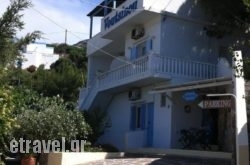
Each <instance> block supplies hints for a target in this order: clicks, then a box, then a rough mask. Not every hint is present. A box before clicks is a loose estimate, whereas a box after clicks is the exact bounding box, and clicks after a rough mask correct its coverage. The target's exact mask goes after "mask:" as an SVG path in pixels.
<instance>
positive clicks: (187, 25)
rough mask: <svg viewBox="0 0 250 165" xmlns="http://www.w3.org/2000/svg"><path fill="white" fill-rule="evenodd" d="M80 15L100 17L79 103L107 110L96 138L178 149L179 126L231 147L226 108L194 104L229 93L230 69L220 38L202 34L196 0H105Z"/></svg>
mask: <svg viewBox="0 0 250 165" xmlns="http://www.w3.org/2000/svg"><path fill="white" fill-rule="evenodd" d="M88 16H89V17H90V18H91V21H90V27H91V28H92V26H94V25H93V19H94V18H95V17H102V20H101V31H100V33H98V34H97V35H95V36H94V37H92V36H91V39H90V40H89V41H88V45H87V56H88V82H87V87H86V88H83V89H82V90H81V92H80V99H79V109H80V110H92V109H95V108H99V109H100V111H106V112H107V115H108V119H109V121H108V123H109V124H108V127H107V128H106V130H105V133H104V135H103V136H102V137H101V138H100V139H99V142H100V143H109V144H112V145H114V146H116V147H117V148H118V149H120V150H127V149H133V148H143V147H152V148H165V149H168V148H182V147H183V146H182V144H181V142H180V141H179V140H180V139H181V137H182V136H184V135H183V134H182V131H181V130H183V129H187V130H189V129H191V128H195V129H200V128H204V129H205V128H207V129H210V133H211V132H212V134H210V136H211V137H210V139H209V140H210V144H211V145H213V146H214V148H217V149H218V150H222V151H232V145H233V143H232V142H233V137H234V135H233V131H232V128H233V124H232V123H233V120H232V111H233V110H231V108H229V107H226V108H211V107H210V108H208V109H205V108H201V106H199V103H200V102H201V101H203V100H206V99H209V98H207V97H206V94H208V93H226V92H232V76H231V75H232V73H231V58H230V57H229V56H227V55H228V52H227V51H225V49H224V48H225V46H227V44H224V41H223V40H219V39H216V38H213V37H209V36H208V35H207V33H206V27H207V26H209V25H211V23H210V22H208V21H207V20H206V16H205V15H204V12H203V11H202V10H201V8H200V6H199V4H197V2H196V1H193V0H175V1H172V0H116V1H115V0H114V1H113V0H105V1H103V2H102V3H101V4H100V5H98V6H96V7H95V8H94V9H93V10H92V11H91V12H90V13H89V14H88ZM90 34H91V35H92V32H90ZM225 43H226V42H225ZM228 57H229V58H228ZM210 99H212V98H210ZM215 99H216V98H215ZM217 99H218V98H217Z"/></svg>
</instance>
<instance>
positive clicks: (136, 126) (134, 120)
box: [130, 104, 146, 130]
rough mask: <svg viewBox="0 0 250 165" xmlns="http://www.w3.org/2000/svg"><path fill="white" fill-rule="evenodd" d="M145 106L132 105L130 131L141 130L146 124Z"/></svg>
mask: <svg viewBox="0 0 250 165" xmlns="http://www.w3.org/2000/svg"><path fill="white" fill-rule="evenodd" d="M145 120H146V104H139V105H134V106H132V107H131V119H130V129H131V130H143V129H145V123H146V121H145Z"/></svg>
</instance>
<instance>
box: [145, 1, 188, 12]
mask: <svg viewBox="0 0 250 165" xmlns="http://www.w3.org/2000/svg"><path fill="white" fill-rule="evenodd" d="M185 1H186V0H174V1H173V0H154V1H152V0H144V1H143V7H144V8H145V9H146V10H151V11H155V12H159V13H160V12H161V11H168V12H172V13H177V12H178V10H179V8H180V7H181V6H182V4H183V3H184V2H185Z"/></svg>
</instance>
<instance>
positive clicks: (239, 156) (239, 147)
mask: <svg viewBox="0 0 250 165" xmlns="http://www.w3.org/2000/svg"><path fill="white" fill-rule="evenodd" d="M232 71H233V75H232V77H233V82H234V94H235V96H236V103H235V113H236V114H235V115H236V132H235V133H236V161H237V165H249V151H248V131H247V111H246V100H245V80H244V77H243V61H242V54H241V51H235V52H234V57H233V70H232Z"/></svg>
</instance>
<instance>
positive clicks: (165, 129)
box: [153, 93, 172, 148]
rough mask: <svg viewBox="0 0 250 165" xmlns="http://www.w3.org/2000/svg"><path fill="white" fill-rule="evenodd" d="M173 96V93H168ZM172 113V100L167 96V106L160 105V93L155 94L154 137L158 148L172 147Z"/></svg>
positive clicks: (154, 144)
mask: <svg viewBox="0 0 250 165" xmlns="http://www.w3.org/2000/svg"><path fill="white" fill-rule="evenodd" d="M168 96H170V97H171V94H169V93H168ZM171 113H172V102H171V100H169V99H168V98H166V106H165V107H160V94H155V114H154V137H153V146H154V147H157V148H170V147H171V125H172V124H171V116H172V115H171Z"/></svg>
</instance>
